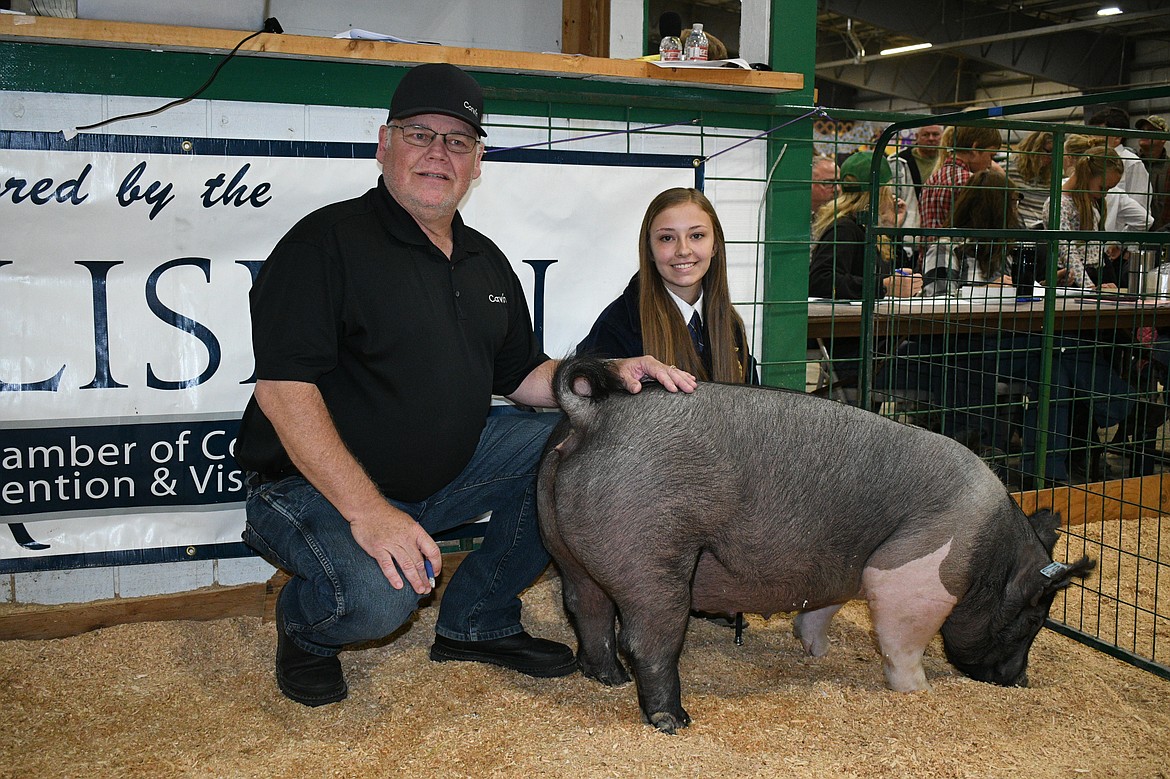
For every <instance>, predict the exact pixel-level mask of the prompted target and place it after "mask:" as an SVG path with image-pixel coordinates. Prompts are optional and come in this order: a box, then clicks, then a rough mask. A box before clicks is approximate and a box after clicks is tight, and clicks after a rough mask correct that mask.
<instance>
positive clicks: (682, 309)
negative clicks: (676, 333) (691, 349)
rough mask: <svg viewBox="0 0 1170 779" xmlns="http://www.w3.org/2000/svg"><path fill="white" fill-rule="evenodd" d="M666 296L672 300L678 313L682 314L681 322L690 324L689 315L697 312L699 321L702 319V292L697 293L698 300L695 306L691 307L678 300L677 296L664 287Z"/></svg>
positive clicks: (680, 299)
mask: <svg viewBox="0 0 1170 779" xmlns="http://www.w3.org/2000/svg"><path fill="white" fill-rule="evenodd" d="M666 294H668V295H670V297H671V298H672V299H673V300H674V304H675V305H676V306H678V312H679V313H680V314H682V318H683V322H685V323H687V324H690V322H691V314H693V313H695V312H696V311H698V312H699V319H700V320H701V319H702V318H703V293H702V292H700V293H699V299H698V300H696V301H695V305H693V306H692V305H691V304H690V303H688V302H686V301H685V300H683V299H682V298H680V297H679V296H678V295H676V294H674V292H673V291H672V290H671V289H670V287H666Z"/></svg>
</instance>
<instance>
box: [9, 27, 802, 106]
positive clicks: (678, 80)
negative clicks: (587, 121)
mask: <svg viewBox="0 0 1170 779" xmlns="http://www.w3.org/2000/svg"><path fill="white" fill-rule="evenodd" d="M247 34H248V33H247V31H241V30H212V29H206V28H201V27H176V26H169V25H161V24H137V23H133V22H104V21H94V20H89V19H57V18H53V17H45V16H15V15H12V14H0V40H8V41H21V42H25V43H61V44H74V45H92V46H111V47H119V48H139V49H159V50H164V51H198V52H225V53H226V52H228V51H231V50H232V49H233V48H235V46H236V44H238V43H239V42H240V40H241V39H242V38H243V37H244V36H245V35H247ZM240 53H241V54H250V55H254V56H273V57H295V58H311V59H322V60H331V61H360V62H366V63H374V64H386V65H414V64H419V63H423V62H450V63H452V64H455V65H458V66H460V67H462V68H465V69H467V70H470V71H483V72H500V73H518V74H519V73H530V74H535V75H546V76H557V77H560V78H580V79H597V80H601V81H616V82H623V83H659V84H689V85H691V86H703V87H711V88H714V89H739V90H746V91H755V92H780V91H790V90H796V89H801V88H802V87H803V86H804V75H803V74H801V73H780V72H767V71H757V70H741V69H738V68H705V69H687V68H659V67H657V66H656V65H652V64H651V63H649V62H642V61H640V60H620V59H609V58H606V57H588V56H582V55H573V54H538V53H533V52H518V51H500V50H496V49H471V48H462V47H456V46H424V45H415V44H406V43H385V42H383V41H361V40H350V39H344V38H322V37H317V36H310V35H288V34H282V35H275V34H271V33H262V34H260V35H257V36H256V37H255V38H253V39H252V40H250V41H248V42H247V43H245V44H244V45H243V46H241V47H240Z"/></svg>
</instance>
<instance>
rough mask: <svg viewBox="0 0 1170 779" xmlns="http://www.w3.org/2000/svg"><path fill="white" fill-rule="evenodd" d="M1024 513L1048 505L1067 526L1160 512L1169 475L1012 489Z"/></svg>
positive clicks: (1167, 500) (1168, 503) (1168, 493)
mask: <svg viewBox="0 0 1170 779" xmlns="http://www.w3.org/2000/svg"><path fill="white" fill-rule="evenodd" d="M1012 497H1013V498H1015V500H1016V502H1017V503H1018V504H1020V508H1021V509H1023V511H1024V513H1025V514H1031V513H1033V512H1034V511H1036V510H1037V509H1042V508H1048V509H1052V510H1053V511H1056V512H1059V513H1060V516H1061V519H1062V520H1063V522H1064V524H1065V525H1066V526H1072V525H1084V524H1087V523H1089V522H1116V521H1118V520H1122V519H1137V518H1138V517H1150V516H1159V515H1162V514H1165V513H1167V509H1168V508H1170V478H1163V475H1162V474H1155V475H1153V476H1143V477H1141V478H1133V479H1114V480H1112V481H1106V482H1096V483H1093V484H1078V485H1076V486H1073V487H1057V488H1054V489H1048V490H1035V491H1032V492H1016V493H1012Z"/></svg>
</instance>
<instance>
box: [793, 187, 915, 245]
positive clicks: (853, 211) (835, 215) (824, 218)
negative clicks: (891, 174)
mask: <svg viewBox="0 0 1170 779" xmlns="http://www.w3.org/2000/svg"><path fill="white" fill-rule="evenodd" d="M869 205H870V197H869V190H868V189H862V190H858V191H851V192H842V193H841V194H839V195H837V197H835V198H833V199H832V200H830V201H829V202H828V203H825V204H824V205H823V206H821V207H820V209H818V210H817V212H816V214H814V215H813V222H812V236H813V240H814V241H817V242H820V241H823V240H825V233H826V232H827V231H828V229H829V228H830V227H832V226H833V223H834V222H836V221H837V220H838V219H841V218H843V217H847V216H852V217H853V218H854V219H856V220H857V221H858V222H859V223H863V224H864V222H865V220H866V219H868V218H869ZM895 207H896V203H895V201H894V188H893V187H890V186H886V185H883V186H880V187H878V213H879V215H880V213H881V210H882V209H883V208H885V209H887V210H893V209H894V208H895ZM886 226H887V227H889V226H890V225H886ZM877 249H878V254H879V255H880V256H881V257H882V259H884V260H892V259H894V247H893V244H892V243H891V241H890V238H889V236H886V235H879V236H878V238H877Z"/></svg>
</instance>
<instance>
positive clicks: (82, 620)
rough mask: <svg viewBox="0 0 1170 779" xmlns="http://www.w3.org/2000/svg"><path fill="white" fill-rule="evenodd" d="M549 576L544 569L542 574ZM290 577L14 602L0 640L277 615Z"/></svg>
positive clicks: (448, 567)
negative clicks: (49, 602) (47, 602)
mask: <svg viewBox="0 0 1170 779" xmlns="http://www.w3.org/2000/svg"><path fill="white" fill-rule="evenodd" d="M468 554H470V553H469V552H454V553H452V554H447V555H443V571H442V574H441V576H440V577H439V580H438V582H437V583H436V585H435V590H434V593H433V594H432V595H431V597H430V598H427V599H425V600H424V601H422V606H423V607H424V608H425V607H426V606H432V605H438V604H439V602H440V601H441V600H442V598H443V592H444V591H445V590H446V589H447V582H449V581H451V577H452V576H453V575H454V574H455V570H456V569H457V568H458V567H459V564H460V563H461V562H463V560H464V558H466V557H467V555H468ZM546 575H547V574H546ZM288 579H289V576H288V574H287V573H284V572H283V571H277V572H276V573H275V574H273V575H272V577H271V578H270V579H269V580H268V581H266V582H263V583H260V584H241V585H238V586H234V587H204V588H202V589H199V590H192V591H190V592H179V593H173V594H170V595H151V596H149V597H143V598H113V599H109V600H101V601H91V602H89V603H68V604H64V605H61V606H17V607H14V608H13V611H12V612H11V613H8V614H3V613H0V640H5V641H7V640H12V639H19V640H25V641H28V640H35V639H46V638H65V637H67V636H76V635H79V634H81V633H86V632H88V631H90V630H97V629H98V628H104V627H110V626H111V625H122V624H126V623H130V622H159V621H162V620H176V619H190V620H196V621H200V622H202V621H206V620H212V619H224V618H227V617H261V618H262V619H263V620H264V621H266V622H271V621H273V620H274V619H275V618H276V596H277V595H278V594H279V593H280V588H281V587H283V586H284V584H285V582H287V581H288Z"/></svg>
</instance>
